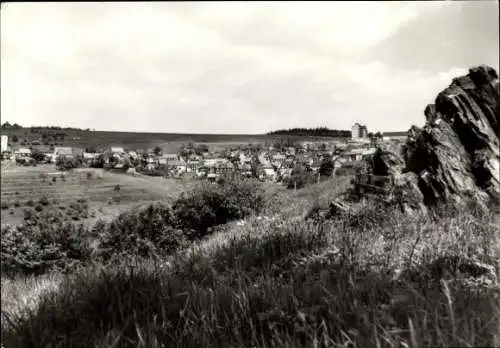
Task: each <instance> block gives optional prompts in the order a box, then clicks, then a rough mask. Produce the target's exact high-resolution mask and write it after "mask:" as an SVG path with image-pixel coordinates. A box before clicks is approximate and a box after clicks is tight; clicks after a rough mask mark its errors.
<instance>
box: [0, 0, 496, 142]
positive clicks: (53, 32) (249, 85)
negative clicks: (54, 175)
mask: <svg viewBox="0 0 500 348" xmlns="http://www.w3.org/2000/svg"><path fill="white" fill-rule="evenodd" d="M1 6H2V7H1V11H0V14H1V32H0V33H1V75H0V76H1V85H0V86H1V115H0V116H1V121H2V123H3V122H6V121H8V122H10V123H14V122H16V123H19V124H21V125H24V126H32V125H38V126H41V125H54V126H62V127H78V128H91V129H96V130H116V131H135V132H166V133H229V134H232V133H234V134H257V133H265V132H268V131H271V130H276V129H283V128H293V127H319V126H326V127H329V128H332V129H351V126H352V125H353V124H354V123H355V122H359V123H363V124H366V126H367V127H368V131H373V132H376V131H402V130H407V129H409V128H410V126H411V125H418V126H421V125H423V124H424V123H425V117H424V113H423V110H424V108H425V106H426V105H427V104H429V103H432V102H434V100H435V97H436V95H437V93H439V92H440V91H441V90H443V89H444V88H445V87H446V86H448V85H449V83H450V82H451V79H452V78H453V77H457V76H459V75H462V74H466V73H467V70H468V69H469V68H470V67H471V66H475V65H481V64H486V65H489V66H492V67H493V68H495V69H496V70H497V71H498V65H499V18H498V12H499V11H498V1H491V0H489V1H470V0H468V1H434V2H430V1H422V2H417V1H411V2H410V1H409V2H382V1H374V2H340V1H332V2H286V1H281V2H254V3H252V2H151V3H148V2H137V3H134V2H123V3H119V2H109V3H105V2H92V3H77V2H73V3H71V2H65V3H50V2H40V3H28V2H23V3H2V5H1Z"/></svg>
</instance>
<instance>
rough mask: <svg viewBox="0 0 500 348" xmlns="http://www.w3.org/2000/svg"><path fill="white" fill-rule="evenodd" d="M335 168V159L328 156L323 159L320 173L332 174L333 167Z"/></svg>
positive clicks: (322, 174)
mask: <svg viewBox="0 0 500 348" xmlns="http://www.w3.org/2000/svg"><path fill="white" fill-rule="evenodd" d="M334 168H335V163H334V162H333V160H332V159H331V158H330V157H328V158H325V159H323V161H321V165H320V167H319V174H320V175H321V176H327V177H329V176H332V174H333V169H334Z"/></svg>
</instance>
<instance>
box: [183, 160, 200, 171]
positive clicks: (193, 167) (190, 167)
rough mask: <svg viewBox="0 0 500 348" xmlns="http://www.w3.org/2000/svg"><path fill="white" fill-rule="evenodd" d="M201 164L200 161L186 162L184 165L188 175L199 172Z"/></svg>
mask: <svg viewBox="0 0 500 348" xmlns="http://www.w3.org/2000/svg"><path fill="white" fill-rule="evenodd" d="M202 165H203V163H202V162H201V161H193V160H188V161H187V163H186V171H187V172H188V173H190V172H196V173H197V172H199V170H200V168H201V167H202Z"/></svg>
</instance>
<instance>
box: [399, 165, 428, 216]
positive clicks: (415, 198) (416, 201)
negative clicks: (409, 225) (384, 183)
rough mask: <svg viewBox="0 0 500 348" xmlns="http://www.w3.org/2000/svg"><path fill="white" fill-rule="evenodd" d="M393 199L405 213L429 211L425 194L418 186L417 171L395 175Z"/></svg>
mask: <svg viewBox="0 0 500 348" xmlns="http://www.w3.org/2000/svg"><path fill="white" fill-rule="evenodd" d="M393 200H394V201H395V202H396V203H397V204H398V205H399V207H400V209H401V210H402V211H403V212H404V213H413V212H423V213H427V208H426V206H425V205H424V203H423V202H424V196H423V194H422V192H421V191H420V189H419V187H418V176H417V175H416V174H415V173H411V172H409V173H404V174H398V175H395V176H394V188H393Z"/></svg>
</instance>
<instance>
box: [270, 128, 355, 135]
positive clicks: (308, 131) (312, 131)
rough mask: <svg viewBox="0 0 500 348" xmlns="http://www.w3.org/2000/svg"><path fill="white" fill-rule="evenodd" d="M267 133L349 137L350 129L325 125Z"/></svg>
mask: <svg viewBox="0 0 500 348" xmlns="http://www.w3.org/2000/svg"><path fill="white" fill-rule="evenodd" d="M267 134H268V135H298V136H310V137H334V138H349V137H351V131H349V130H338V129H328V128H327V127H317V128H291V129H280V130H276V131H272V132H269V133H267Z"/></svg>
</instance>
